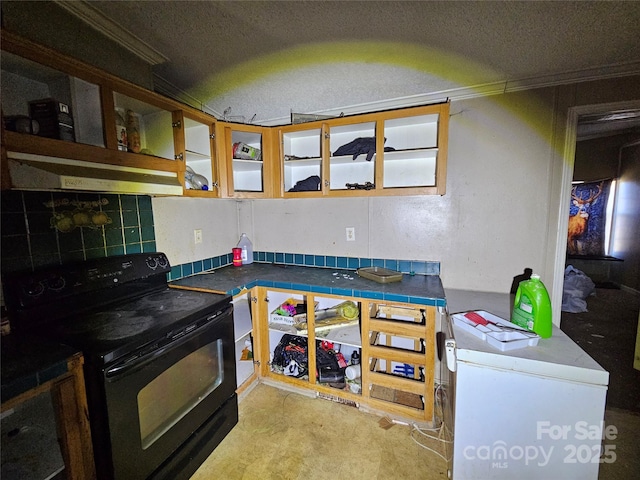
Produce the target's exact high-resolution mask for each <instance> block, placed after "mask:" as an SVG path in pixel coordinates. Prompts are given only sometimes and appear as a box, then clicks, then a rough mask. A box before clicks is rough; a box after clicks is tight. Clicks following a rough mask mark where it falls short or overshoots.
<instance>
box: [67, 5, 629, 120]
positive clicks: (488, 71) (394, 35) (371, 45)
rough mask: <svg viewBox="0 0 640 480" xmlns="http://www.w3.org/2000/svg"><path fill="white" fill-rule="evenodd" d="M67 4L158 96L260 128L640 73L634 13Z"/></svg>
mask: <svg viewBox="0 0 640 480" xmlns="http://www.w3.org/2000/svg"><path fill="white" fill-rule="evenodd" d="M57 3H59V4H60V5H61V6H63V7H65V8H67V9H68V10H70V11H71V12H73V13H74V14H76V15H78V16H80V17H81V18H83V19H84V20H85V21H87V22H88V23H90V24H91V25H92V26H94V27H95V28H96V29H99V30H101V31H102V32H106V33H107V34H108V35H110V36H111V37H112V38H114V39H116V40H118V41H119V42H120V43H121V44H123V45H125V46H127V47H128V48H131V49H132V50H134V51H136V52H137V53H139V54H140V55H141V56H143V57H144V58H145V59H146V60H147V61H149V62H150V63H153V64H155V65H154V66H153V71H154V74H155V77H156V85H157V86H158V88H159V89H164V90H165V91H170V90H174V91H180V92H182V93H183V94H184V96H185V98H187V97H188V98H190V99H191V100H192V101H193V102H192V103H199V104H201V106H202V108H203V109H205V110H206V111H209V112H210V113H213V114H215V115H216V116H218V117H226V118H230V119H235V120H239V121H245V122H255V123H260V124H274V123H286V122H287V121H288V120H289V118H290V113H291V112H301V113H328V114H336V113H339V112H346V113H350V112H356V111H364V110H367V109H380V108H385V107H386V106H388V105H391V104H393V105H392V106H402V105H411V104H419V103H426V102H428V101H435V100H441V99H444V98H447V97H450V98H451V97H452V98H463V97H465V96H473V95H480V94H490V93H496V92H502V91H509V90H518V89H524V88H530V87H533V86H544V85H554V84H560V83H571V82H573V81H580V80H585V79H596V78H606V77H609V76H616V75H630V74H636V75H637V74H639V73H640V27H639V25H640V2H633V1H631V2H621V1H604V2H595V1H594V2H591V1H588V2H585V1H577V2H575V1H551V2H545V1H498V2H494V1H471V2H465V1H382V2H378V1H335V2H334V1H263V2H252V1H136V2H129V1H125V2H121V1H91V2H67V1H59V2H57ZM367 107H369V108H367Z"/></svg>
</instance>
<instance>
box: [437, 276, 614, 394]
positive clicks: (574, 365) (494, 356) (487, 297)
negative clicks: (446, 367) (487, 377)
mask: <svg viewBox="0 0 640 480" xmlns="http://www.w3.org/2000/svg"><path fill="white" fill-rule="evenodd" d="M445 297H446V301H447V307H446V308H447V313H449V314H454V313H459V312H464V311H470V310H485V311H487V312H490V313H493V314H494V315H497V316H499V317H501V318H504V319H509V318H510V314H511V308H512V306H513V295H509V294H504V293H494V292H478V291H469V290H458V289H449V288H445ZM445 318H448V317H447V316H446V315H445ZM447 324H448V325H447V328H448V331H449V334H450V335H451V336H452V337H454V338H455V340H456V345H457V351H456V356H457V360H458V361H459V362H468V363H475V364H479V365H484V366H487V367H492V368H499V369H503V370H514V371H519V372H522V373H526V374H531V375H540V376H546V377H549V378H556V379H559V380H569V381H573V382H578V383H590V384H593V385H601V386H606V385H608V384H609V372H607V371H606V370H605V369H603V368H602V367H601V366H600V365H598V363H597V362H596V361H595V360H594V359H593V358H591V357H590V356H589V355H588V354H587V353H586V352H584V351H583V350H582V349H581V348H580V347H579V346H578V345H577V344H576V343H574V342H573V340H571V339H570V338H569V337H568V336H567V335H566V334H565V333H564V332H563V331H562V330H560V329H559V328H557V327H555V326H554V327H553V332H552V335H551V338H542V339H540V340H539V342H538V345H536V346H534V347H525V348H520V349H517V350H511V351H507V352H502V351H500V350H498V349H496V348H494V347H492V346H491V345H489V344H488V343H486V342H484V341H482V340H480V339H479V338H477V337H475V336H473V335H472V334H470V333H468V332H465V331H463V330H461V329H459V328H457V327H455V326H454V325H452V324H451V322H447Z"/></svg>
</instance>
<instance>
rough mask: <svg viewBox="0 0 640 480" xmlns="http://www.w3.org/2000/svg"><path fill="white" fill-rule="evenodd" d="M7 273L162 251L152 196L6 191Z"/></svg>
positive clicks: (4, 234)
mask: <svg viewBox="0 0 640 480" xmlns="http://www.w3.org/2000/svg"><path fill="white" fill-rule="evenodd" d="M0 202H1V203H0V209H1V212H2V214H1V222H2V223H1V230H0V237H1V238H0V239H1V242H2V245H1V259H2V272H3V273H5V272H13V271H18V270H26V269H32V268H38V267H43V266H47V265H56V264H61V263H66V262H71V261H75V260H86V259H88V258H96V257H110V256H114V255H123V254H125V253H140V252H154V251H156V242H155V232H154V224H153V211H152V208H151V197H149V196H146V195H117V194H100V193H73V192H31V191H16V190H12V191H3V192H2V194H1V196H0Z"/></svg>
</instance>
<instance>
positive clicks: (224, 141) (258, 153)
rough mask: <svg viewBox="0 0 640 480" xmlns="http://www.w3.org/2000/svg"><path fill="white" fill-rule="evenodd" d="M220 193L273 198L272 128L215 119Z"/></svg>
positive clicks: (239, 196)
mask: <svg viewBox="0 0 640 480" xmlns="http://www.w3.org/2000/svg"><path fill="white" fill-rule="evenodd" d="M215 136H216V139H217V147H218V150H217V154H218V158H219V159H220V162H219V163H220V189H221V196H223V197H230V198H273V197H274V188H273V179H274V177H275V175H276V172H277V168H274V165H273V163H274V159H275V158H276V155H274V152H273V151H272V150H273V148H274V145H275V142H274V141H273V138H272V137H273V129H271V128H269V127H261V126H257V125H247V124H239V123H229V122H216V134H215Z"/></svg>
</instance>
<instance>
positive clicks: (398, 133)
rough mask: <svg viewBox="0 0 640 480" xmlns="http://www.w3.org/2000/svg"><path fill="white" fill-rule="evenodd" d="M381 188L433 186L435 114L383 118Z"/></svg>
mask: <svg viewBox="0 0 640 480" xmlns="http://www.w3.org/2000/svg"><path fill="white" fill-rule="evenodd" d="M384 136H385V138H386V142H385V151H384V153H383V155H381V157H382V158H383V182H382V186H383V188H402V187H432V186H435V185H436V160H437V156H438V114H429V115H418V116H412V117H404V118H394V119H389V120H385V121H384Z"/></svg>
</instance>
